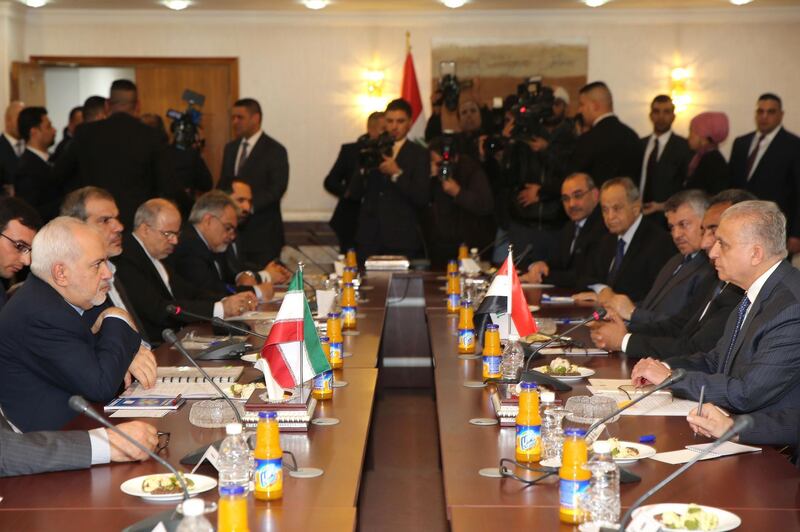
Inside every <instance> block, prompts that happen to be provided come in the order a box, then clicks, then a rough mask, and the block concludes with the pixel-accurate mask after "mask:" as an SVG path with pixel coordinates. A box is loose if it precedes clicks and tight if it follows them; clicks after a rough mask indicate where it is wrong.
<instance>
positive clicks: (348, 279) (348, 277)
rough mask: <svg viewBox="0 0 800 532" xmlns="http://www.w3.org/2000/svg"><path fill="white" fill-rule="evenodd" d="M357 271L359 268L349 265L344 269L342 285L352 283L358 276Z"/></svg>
mask: <svg viewBox="0 0 800 532" xmlns="http://www.w3.org/2000/svg"><path fill="white" fill-rule="evenodd" d="M356 272H357V270H356V269H355V268H351V267H349V266H347V267H346V268H345V269H344V271H342V286H344V285H346V284H347V283H352V282H353V279H355V278H356Z"/></svg>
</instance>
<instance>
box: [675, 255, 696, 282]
mask: <svg viewBox="0 0 800 532" xmlns="http://www.w3.org/2000/svg"><path fill="white" fill-rule="evenodd" d="M692 258H693V256H692V255H686V256H685V257H683V260H682V261H681V262H680V264H678V267H677V268H675V271H673V272H672V277H675V275H677V274H678V272H679V271H681V268H683V267H684V266H686V265H687V264H689V262H691V260H692Z"/></svg>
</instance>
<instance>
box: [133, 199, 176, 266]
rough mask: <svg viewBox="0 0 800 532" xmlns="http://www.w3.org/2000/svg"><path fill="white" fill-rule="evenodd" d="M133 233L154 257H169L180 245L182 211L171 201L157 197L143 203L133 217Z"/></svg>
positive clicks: (160, 258)
mask: <svg viewBox="0 0 800 532" xmlns="http://www.w3.org/2000/svg"><path fill="white" fill-rule="evenodd" d="M133 227H134V230H133V234H134V235H135V236H136V238H138V239H139V241H140V242H141V243H142V245H143V246H144V248H145V251H147V253H148V254H149V255H150V256H151V257H153V258H154V259H158V260H163V259H165V258H167V257H169V256H170V255H171V254H172V252H173V251H175V246H177V245H178V236H179V233H180V230H181V213H180V211H178V208H177V207H176V206H175V205H174V204H173V203H172V202H170V201H168V200H165V199H162V198H155V199H151V200H147V201H146V202H144V203H142V204H141V205H140V206H139V208H138V209H136V214H135V216H134V218H133Z"/></svg>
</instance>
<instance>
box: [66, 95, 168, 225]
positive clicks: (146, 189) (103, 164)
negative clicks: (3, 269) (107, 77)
mask: <svg viewBox="0 0 800 532" xmlns="http://www.w3.org/2000/svg"><path fill="white" fill-rule="evenodd" d="M108 109H109V112H110V113H111V114H110V116H109V117H108V118H107V119H105V120H100V121H98V122H92V123H88V124H83V125H82V126H81V127H79V128H78V129H77V131H76V132H75V139H73V141H72V142H71V143H70V148H69V149H68V150H67V151H66V152H65V153H64V154H63V156H62V157H60V158H59V159H58V161H57V162H56V166H55V173H56V178H57V179H58V180H59V181H60V182H63V183H64V184H65V186H66V187H67V189H68V190H73V189H76V188H80V187H83V186H86V185H92V186H96V187H101V188H104V189H106V190H108V191H109V192H110V193H111V195H112V196H114V199H115V200H116V202H117V206H118V207H119V211H120V221H122V223H123V224H125V225H128V226H130V225H131V224H132V223H133V213H134V212H136V208H137V207H138V206H139V205H141V204H142V203H143V202H144V201H146V200H148V199H150V198H154V197H158V196H161V197H174V196H175V195H176V191H175V187H176V185H175V182H174V179H172V176H171V175H170V172H169V161H168V159H167V156H166V150H165V146H164V145H163V144H162V143H161V142H160V140H159V138H158V134H157V133H156V131H155V130H153V128H151V127H148V126H147V125H145V124H143V123H142V122H141V121H139V119H138V114H139V99H138V93H137V90H136V85H135V84H134V83H133V82H131V81H128V80H116V81H115V82H114V83H113V84H112V85H111V96H110V97H109V99H108Z"/></svg>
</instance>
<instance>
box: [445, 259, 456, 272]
mask: <svg viewBox="0 0 800 532" xmlns="http://www.w3.org/2000/svg"><path fill="white" fill-rule="evenodd" d="M451 273H458V261H457V260H455V259H452V260H451V261H449V262H448V263H447V274H448V275H450V274H451Z"/></svg>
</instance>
